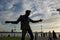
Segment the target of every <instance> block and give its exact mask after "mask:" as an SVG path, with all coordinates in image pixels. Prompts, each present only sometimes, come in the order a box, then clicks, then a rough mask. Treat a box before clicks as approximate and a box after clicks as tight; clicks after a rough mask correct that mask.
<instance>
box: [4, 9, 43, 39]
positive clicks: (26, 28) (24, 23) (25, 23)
mask: <svg viewBox="0 0 60 40" xmlns="http://www.w3.org/2000/svg"><path fill="white" fill-rule="evenodd" d="M30 12H31V10H26V14H25V15H21V16H20V17H19V18H18V19H17V21H6V22H5V23H12V24H17V23H19V22H21V30H22V39H21V40H25V35H26V33H27V32H28V33H29V34H30V40H33V38H34V37H33V33H32V30H31V28H30V25H29V22H32V23H36V22H42V19H40V20H38V21H33V20H31V19H30V18H29V17H28V16H29V15H30Z"/></svg>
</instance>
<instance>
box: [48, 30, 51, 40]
mask: <svg viewBox="0 0 60 40" xmlns="http://www.w3.org/2000/svg"><path fill="white" fill-rule="evenodd" d="M48 40H52V34H51V31H49V39H48Z"/></svg>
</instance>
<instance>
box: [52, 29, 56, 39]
mask: <svg viewBox="0 0 60 40" xmlns="http://www.w3.org/2000/svg"><path fill="white" fill-rule="evenodd" d="M56 39H57V36H56V33H55V32H54V30H53V40H56Z"/></svg>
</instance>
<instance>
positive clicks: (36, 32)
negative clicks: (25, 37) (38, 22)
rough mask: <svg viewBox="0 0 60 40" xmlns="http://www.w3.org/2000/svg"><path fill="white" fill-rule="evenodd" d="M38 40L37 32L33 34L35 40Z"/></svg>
mask: <svg viewBox="0 0 60 40" xmlns="http://www.w3.org/2000/svg"><path fill="white" fill-rule="evenodd" d="M37 38H38V32H35V40H37Z"/></svg>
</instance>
